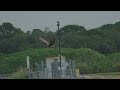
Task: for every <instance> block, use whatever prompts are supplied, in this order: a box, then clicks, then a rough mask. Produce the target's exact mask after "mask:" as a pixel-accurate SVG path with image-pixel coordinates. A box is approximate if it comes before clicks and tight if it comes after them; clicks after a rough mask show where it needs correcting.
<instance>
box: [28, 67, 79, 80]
mask: <svg viewBox="0 0 120 90" xmlns="http://www.w3.org/2000/svg"><path fill="white" fill-rule="evenodd" d="M28 77H29V79H79V73H77V72H76V71H75V70H72V69H71V70H61V71H58V70H52V71H49V70H46V71H37V72H29V74H28Z"/></svg>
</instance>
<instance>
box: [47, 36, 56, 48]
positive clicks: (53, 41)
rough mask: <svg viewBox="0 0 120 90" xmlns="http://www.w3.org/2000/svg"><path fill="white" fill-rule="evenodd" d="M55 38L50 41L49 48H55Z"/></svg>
mask: <svg viewBox="0 0 120 90" xmlns="http://www.w3.org/2000/svg"><path fill="white" fill-rule="evenodd" d="M55 40H56V39H55V38H53V39H52V40H51V41H50V44H49V47H51V46H53V44H54V43H55Z"/></svg>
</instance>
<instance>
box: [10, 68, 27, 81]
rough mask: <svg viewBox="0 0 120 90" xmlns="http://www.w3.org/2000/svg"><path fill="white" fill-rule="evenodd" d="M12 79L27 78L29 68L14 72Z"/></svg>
mask: <svg viewBox="0 0 120 90" xmlns="http://www.w3.org/2000/svg"><path fill="white" fill-rule="evenodd" d="M11 79H27V70H26V69H23V68H20V69H18V70H17V72H15V73H13V74H12V76H11Z"/></svg>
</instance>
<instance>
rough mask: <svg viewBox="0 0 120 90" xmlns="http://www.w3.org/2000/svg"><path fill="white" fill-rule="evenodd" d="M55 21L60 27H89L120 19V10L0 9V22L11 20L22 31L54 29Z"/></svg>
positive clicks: (112, 22) (55, 28)
mask: <svg viewBox="0 0 120 90" xmlns="http://www.w3.org/2000/svg"><path fill="white" fill-rule="evenodd" d="M57 21H60V25H61V26H60V27H63V26H65V25H70V24H77V25H80V26H84V27H85V28H86V29H91V28H96V27H99V26H102V25H104V24H114V23H115V22H118V21H120V11H0V24H2V23H3V22H11V23H12V24H13V25H14V26H15V27H17V28H21V29H22V30H23V31H31V30H33V29H34V28H39V29H42V30H44V28H45V27H46V26H47V27H49V29H50V30H51V31H55V30H57V26H56V24H57Z"/></svg>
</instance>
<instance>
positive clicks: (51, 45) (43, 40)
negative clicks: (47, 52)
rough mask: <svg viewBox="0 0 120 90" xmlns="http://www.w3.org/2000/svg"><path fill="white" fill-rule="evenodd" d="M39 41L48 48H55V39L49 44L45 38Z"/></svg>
mask: <svg viewBox="0 0 120 90" xmlns="http://www.w3.org/2000/svg"><path fill="white" fill-rule="evenodd" d="M39 40H41V41H42V42H43V43H45V44H46V45H47V47H54V46H53V44H54V43H55V40H56V39H55V38H53V39H52V40H51V41H50V42H48V41H47V40H45V39H44V38H41V37H40V38H39Z"/></svg>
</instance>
